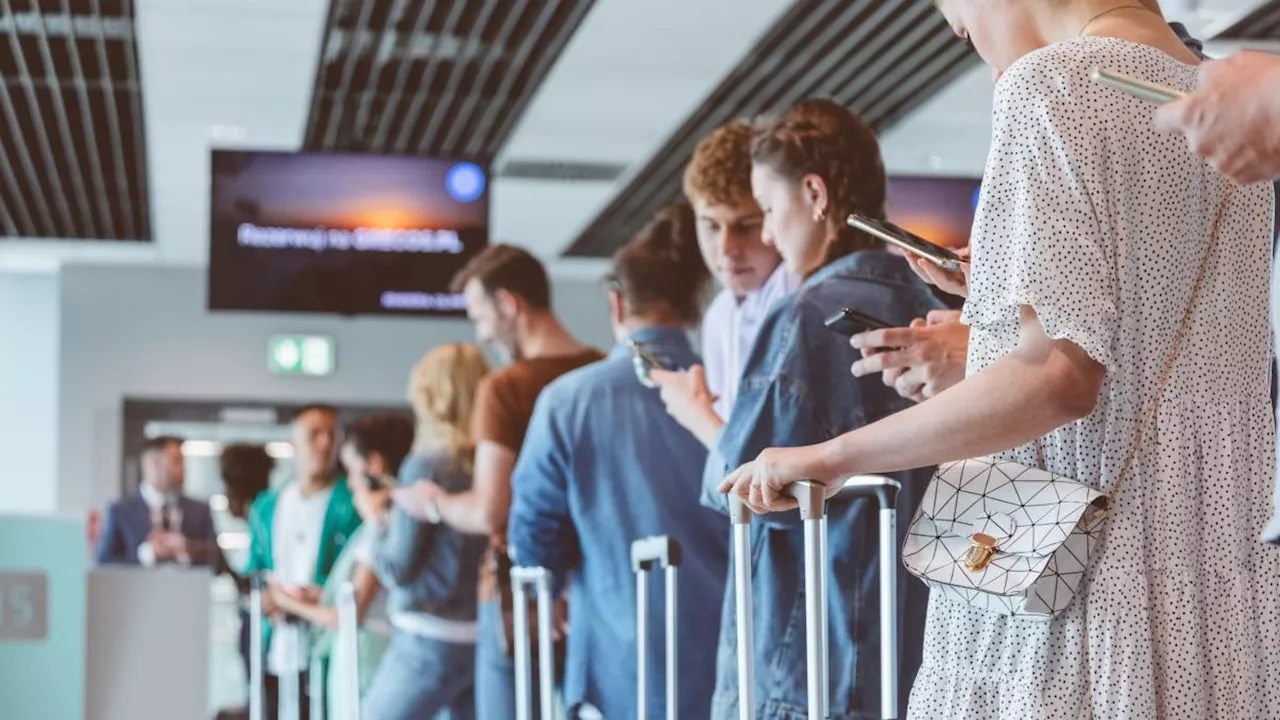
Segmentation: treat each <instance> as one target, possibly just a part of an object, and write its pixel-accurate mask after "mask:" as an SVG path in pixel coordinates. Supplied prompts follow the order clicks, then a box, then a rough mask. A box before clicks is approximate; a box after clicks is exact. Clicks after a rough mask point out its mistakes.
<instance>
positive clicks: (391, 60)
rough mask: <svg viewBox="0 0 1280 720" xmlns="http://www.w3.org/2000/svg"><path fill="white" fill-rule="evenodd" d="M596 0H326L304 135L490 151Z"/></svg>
mask: <svg viewBox="0 0 1280 720" xmlns="http://www.w3.org/2000/svg"><path fill="white" fill-rule="evenodd" d="M593 2H594V0H451V1H435V0H371V1H369V2H361V1H360V0H332V1H331V4H330V9H329V17H328V22H327V24H326V30H325V36H324V43H323V46H322V48H323V49H322V54H321V61H320V67H319V68H318V70H317V72H316V81H315V88H314V90H313V92H312V100H311V111H310V113H309V116H308V118H307V130H306V137H305V140H304V146H305V147H306V148H308V149H312V150H357V151H368V152H385V153H396V154H402V153H409V154H443V155H457V156H471V157H480V158H491V157H493V156H494V155H496V154H497V152H498V150H499V149H500V148H501V147H502V144H503V142H504V141H505V140H506V138H507V136H508V135H509V134H510V132H511V128H512V125H513V123H514V122H515V120H516V119H517V118H518V117H519V116H520V114H521V113H522V112H523V110H524V108H525V106H526V105H527V103H528V102H529V99H530V98H531V96H532V95H533V93H534V91H535V90H536V89H537V87H538V85H539V84H540V83H541V82H542V80H543V78H545V77H546V74H547V71H548V70H549V69H550V68H551V64H552V63H553V62H554V61H555V59H556V58H557V57H559V55H560V53H561V51H562V50H563V49H564V46H565V45H566V44H567V43H568V41H569V38H570V37H572V35H573V33H574V32H575V31H576V30H577V28H578V26H579V25H580V24H581V22H582V19H583V18H584V17H585V16H586V13H587V11H588V10H590V9H591V6H592V4H593Z"/></svg>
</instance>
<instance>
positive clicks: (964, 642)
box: [910, 38, 1280, 720]
mask: <svg viewBox="0 0 1280 720" xmlns="http://www.w3.org/2000/svg"><path fill="white" fill-rule="evenodd" d="M1095 66H1096V67H1103V68H1110V69H1112V70H1115V71H1118V72H1121V73H1124V74H1126V75H1132V76H1135V77H1139V78H1143V79H1146V80H1149V81H1153V82H1157V83H1161V84H1164V85H1171V86H1174V87H1178V88H1182V89H1188V90H1189V89H1192V88H1194V87H1195V84H1196V70H1195V68H1194V67H1191V66H1188V65H1184V64H1182V63H1180V62H1178V61H1176V60H1174V59H1173V58H1172V57H1170V56H1168V55H1166V54H1164V53H1163V52H1160V51H1158V50H1156V49H1154V48H1149V47H1145V46H1141V45H1135V44H1132V43H1129V42H1125V41H1122V40H1117V39H1113V38H1083V39H1078V40H1073V41H1070V42H1065V43H1060V44H1057V45H1054V46H1051V47H1048V48H1044V49H1041V50H1039V51H1036V52H1034V53H1031V54H1030V55H1027V56H1026V57H1024V58H1022V59H1021V60H1020V61H1019V62H1018V63H1016V64H1015V65H1014V66H1013V67H1012V68H1010V69H1009V71H1008V72H1006V73H1005V74H1004V76H1003V77H1002V78H1001V80H1000V82H999V83H998V85H997V88H996V101H995V122H994V134H993V141H992V149H991V155H990V157H989V158H988V162H987V168H986V175H985V179H984V183H983V188H982V200H981V204H980V207H979V208H978V215H977V218H976V219H975V221H974V232H973V240H972V245H973V257H974V267H973V276H972V278H971V294H970V300H969V303H968V304H967V306H966V308H965V320H966V322H968V323H969V324H970V325H971V326H972V336H971V339H970V351H969V372H970V373H974V372H978V371H981V370H982V369H983V368H984V367H986V366H987V365H990V364H991V363H993V362H995V361H996V360H998V359H1000V358H1001V357H1003V356H1004V355H1006V354H1007V353H1008V352H1009V351H1010V350H1012V349H1013V348H1014V347H1015V345H1016V344H1017V341H1018V314H1019V308H1020V306H1024V305H1026V306H1031V307H1033V308H1034V309H1035V311H1036V313H1037V314H1038V316H1039V318H1040V321H1041V323H1042V324H1043V325H1044V327H1045V329H1046V331H1047V332H1048V334H1049V335H1050V336H1051V337H1054V338H1056V339H1065V340H1069V341H1071V342H1072V343H1074V344H1076V345H1077V346H1079V347H1080V348H1081V349H1083V350H1084V351H1085V352H1087V353H1088V354H1089V355H1090V356H1091V357H1092V358H1093V359H1094V360H1096V361H1097V362H1098V363H1100V364H1101V365H1103V366H1104V367H1105V368H1106V376H1105V377H1106V379H1105V381H1104V385H1103V389H1102V392H1101V394H1100V396H1099V401H1098V406H1097V408H1096V410H1095V412H1094V413H1093V414H1092V415H1090V416H1089V417H1088V418H1086V419H1084V420H1081V421H1079V422H1076V423H1072V424H1070V425H1067V426H1065V427H1063V428H1061V429H1059V430H1057V431H1055V432H1054V433H1053V434H1052V435H1050V436H1049V437H1048V438H1046V442H1045V456H1046V460H1047V463H1048V465H1049V469H1051V470H1053V471H1054V472H1057V473H1062V474H1064V475H1069V476H1071V477H1074V478H1076V479H1078V480H1081V481H1084V482H1091V483H1096V484H1097V486H1098V487H1100V488H1103V489H1110V488H1111V487H1112V486H1113V485H1114V483H1115V481H1116V476H1117V473H1118V471H1119V469H1120V465H1121V464H1122V462H1123V460H1124V456H1125V454H1126V452H1127V450H1128V448H1129V445H1130V443H1131V441H1132V438H1133V435H1134V432H1135V430H1136V427H1137V419H1138V417H1139V415H1140V414H1141V412H1142V407H1143V404H1144V402H1145V400H1146V399H1147V398H1148V397H1149V395H1150V394H1151V392H1152V390H1153V387H1154V385H1155V382H1156V377H1157V375H1158V374H1159V371H1160V367H1161V365H1162V364H1163V362H1164V359H1165V356H1166V353H1167V352H1168V350H1169V347H1170V344H1171V341H1172V338H1173V335H1174V332H1175V330H1176V329H1177V326H1178V323H1179V320H1180V319H1181V316H1182V311H1183V308H1184V307H1185V306H1186V303H1187V300H1188V298H1189V296H1190V292H1191V287H1192V285H1193V283H1194V278H1195V275H1196V271H1197V269H1198V266H1199V263H1200V259H1201V257H1202V256H1203V253H1204V251H1205V249H1206V248H1207V247H1208V244H1209V241H1210V237H1211V235H1212V232H1211V228H1212V225H1213V219H1214V216H1215V215H1216V214H1217V211H1218V207H1219V204H1220V202H1221V199H1222V197H1223V193H1224V189H1225V185H1224V182H1223V180H1222V179H1221V178H1219V177H1218V176H1216V175H1215V174H1214V173H1213V172H1212V171H1211V170H1210V169H1208V167H1207V165H1205V164H1204V163H1203V162H1201V161H1200V160H1198V159H1196V158H1194V157H1192V156H1191V155H1189V154H1188V153H1187V151H1186V148H1185V145H1184V143H1183V141H1182V140H1181V139H1180V138H1176V137H1168V136H1162V135H1159V134H1157V133H1156V132H1155V131H1154V130H1153V129H1152V113H1153V111H1154V106H1152V105H1149V104H1147V103H1144V102H1143V101H1140V100H1137V99H1134V98H1131V97H1129V96H1128V95H1126V94H1123V93H1120V92H1117V91H1115V90H1111V89H1108V88H1104V87H1100V86H1097V85H1095V84H1093V83H1092V82H1091V81H1090V80H1089V79H1088V73H1089V70H1090V69H1091V68H1093V67H1095ZM1272 203H1273V198H1272V192H1271V189H1270V187H1269V186H1257V185H1255V186H1249V187H1242V188H1240V189H1239V190H1237V192H1236V193H1235V196H1234V198H1233V200H1232V202H1231V205H1230V207H1229V210H1228V212H1227V215H1226V217H1225V219H1224V221H1223V232H1222V239H1221V244H1220V247H1221V252H1219V253H1217V254H1216V256H1215V260H1214V261H1213V264H1212V265H1211V267H1210V270H1209V272H1208V275H1207V277H1206V280H1205V285H1204V289H1203V294H1202V296H1201V300H1200V305H1199V309H1198V312H1197V314H1196V315H1195V317H1194V319H1193V321H1192V323H1191V325H1190V329H1189V333H1188V335H1187V339H1186V343H1185V345H1184V347H1183V351H1182V354H1181V356H1180V359H1179V362H1178V365H1177V369H1176V370H1175V372H1174V377H1173V379H1172V380H1171V381H1170V383H1169V385H1168V386H1167V388H1166V390H1165V393H1164V395H1163V396H1162V397H1163V400H1162V403H1161V406H1160V411H1159V414H1158V419H1157V421H1156V423H1155V426H1154V427H1151V428H1149V429H1148V430H1147V432H1146V439H1145V440H1144V441H1143V443H1142V448H1143V450H1142V452H1141V453H1140V454H1139V455H1138V458H1137V460H1136V462H1135V464H1134V468H1133V470H1132V471H1131V473H1130V475H1129V476H1128V478H1127V479H1126V481H1125V484H1124V486H1123V489H1122V491H1121V493H1120V496H1119V499H1118V506H1117V508H1116V510H1115V511H1114V512H1113V513H1112V515H1111V517H1110V519H1109V520H1108V521H1107V526H1106V530H1105V533H1106V535H1105V539H1104V541H1103V544H1102V548H1101V549H1100V550H1099V552H1098V554H1097V555H1096V556H1095V559H1094V563H1093V567H1092V570H1091V577H1090V578H1089V579H1088V580H1087V581H1086V583H1087V584H1086V586H1085V589H1084V590H1083V591H1082V595H1081V596H1077V598H1076V600H1075V602H1073V603H1072V605H1071V606H1070V607H1069V608H1068V609H1067V610H1066V611H1064V612H1063V613H1062V614H1061V615H1060V616H1059V617H1057V618H1054V619H1053V620H1051V621H1048V622H1045V621H1040V620H1032V619H1020V618H1019V619H1013V618H1008V617H1003V616H999V615H994V614H990V613H986V612H983V611H980V610H976V609H972V608H970V607H969V606H968V605H963V604H959V603H956V602H953V601H950V600H947V599H945V598H942V597H939V596H938V595H936V594H935V595H934V597H933V599H932V601H931V603H930V607H929V619H928V625H927V628H926V634H925V648H924V653H925V657H924V664H923V666H922V668H921V670H920V674H919V676H918V678H917V680H916V684H915V687H914V688H913V690H912V694H911V712H910V717H911V718H917V719H920V720H924V719H933V718H937V719H939V720H941V719H944V718H945V719H946V720H953V719H955V718H1002V719H1007V720H1015V719H1016V720H1025V719H1026V718H1043V719H1046V720H1049V719H1058V718H1062V719H1067V718H1070V719H1072V720H1074V719H1076V718H1107V719H1113V718H1114V719H1125V720H1157V718H1158V719H1160V720H1166V719H1180V718H1187V719H1189V720H1190V719H1194V720H1206V719H1210V718H1213V719H1233V720H1262V719H1271V718H1274V719H1280V548H1275V547H1268V546H1264V545H1262V544H1261V543H1259V541H1258V537H1259V534H1260V533H1261V531H1262V528H1263V526H1264V524H1265V523H1266V520H1267V519H1268V517H1269V515H1270V510H1271V508H1270V506H1271V498H1270V488H1269V480H1270V478H1271V477H1272V470H1273V449H1274V446H1273V437H1274V435H1273V432H1274V431H1273V422H1272V419H1271V416H1270V399H1269V363H1270V358H1271V350H1270V331H1269V329H1268V325H1267V307H1268V304H1267V283H1268V275H1269V272H1270V258H1271V255H1270V249H1271V237H1270V232H1271V212H1272V211H1271V208H1272ZM1005 457H1006V458H1009V459H1014V460H1016V461H1018V462H1021V463H1024V464H1028V465H1030V464H1034V463H1035V452H1034V450H1033V449H1032V448H1030V447H1027V448H1022V449H1020V450H1017V451H1014V452H1010V453H1006V454H1005Z"/></svg>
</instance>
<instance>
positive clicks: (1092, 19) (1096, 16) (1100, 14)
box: [1076, 5, 1146, 37]
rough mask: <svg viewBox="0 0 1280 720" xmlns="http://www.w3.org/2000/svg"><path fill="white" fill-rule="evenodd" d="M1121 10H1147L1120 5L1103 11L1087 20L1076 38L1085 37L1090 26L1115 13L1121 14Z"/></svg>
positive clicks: (1141, 7)
mask: <svg viewBox="0 0 1280 720" xmlns="http://www.w3.org/2000/svg"><path fill="white" fill-rule="evenodd" d="M1120 10H1146V8H1145V7H1143V6H1141V5H1119V6H1117V7H1113V8H1111V9H1110V10H1103V11H1102V12H1100V13H1098V14H1097V15H1094V16H1093V17H1091V18H1089V19H1088V20H1086V21H1085V23H1084V25H1081V26H1080V34H1078V35H1076V37H1084V31H1085V30H1088V29H1089V26H1090V25H1092V24H1093V21H1094V20H1097V19H1098V18H1101V17H1105V16H1107V15H1110V14H1111V13H1113V12H1119V11H1120Z"/></svg>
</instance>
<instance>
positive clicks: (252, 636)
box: [249, 573, 266, 720]
mask: <svg viewBox="0 0 1280 720" xmlns="http://www.w3.org/2000/svg"><path fill="white" fill-rule="evenodd" d="M265 586H266V581H265V579H264V578H263V576H262V573H254V574H253V575H251V576H249V720H265V717H266V712H265V711H266V708H265V707H264V706H263V704H262V703H263V693H262V662H263V655H262V653H263V647H262V646H263V642H262V631H263V628H262V591H263V588H264V587H265Z"/></svg>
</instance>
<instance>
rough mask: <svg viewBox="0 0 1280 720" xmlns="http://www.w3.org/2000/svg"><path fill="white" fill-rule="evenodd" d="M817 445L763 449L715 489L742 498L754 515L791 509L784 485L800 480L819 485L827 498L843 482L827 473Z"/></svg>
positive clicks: (791, 503) (837, 490)
mask: <svg viewBox="0 0 1280 720" xmlns="http://www.w3.org/2000/svg"><path fill="white" fill-rule="evenodd" d="M821 448H822V446H821V445H811V446H808V447H794V448H767V449H765V450H764V451H763V452H761V453H760V455H758V456H757V457H756V459H755V460H752V461H751V462H749V463H747V464H745V465H743V466H742V467H740V468H738V469H737V470H734V471H733V472H731V473H729V475H728V476H727V477H725V479H724V482H722V483H720V486H719V487H718V488H717V489H718V490H719V491H720V492H722V493H724V494H726V495H728V494H733V495H737V496H738V497H740V498H742V502H743V503H744V504H745V505H746V506H747V507H748V508H750V509H751V512H753V513H756V514H761V513H766V512H779V511H783V510H791V509H793V508H795V507H796V501H795V498H792V497H791V496H790V495H789V494H787V488H788V487H789V486H791V485H793V484H795V483H797V482H799V481H801V480H808V481H810V482H815V483H818V484H819V485H822V486H823V488H824V489H825V490H826V495H827V497H831V496H832V495H835V494H836V493H837V492H839V491H840V488H841V486H842V485H843V483H842V482H840V478H838V477H835V476H829V473H828V472H827V471H826V469H825V463H824V460H823V457H822V451H821Z"/></svg>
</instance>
